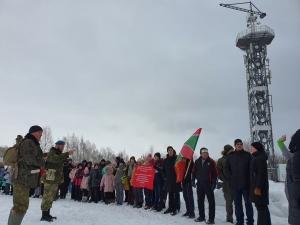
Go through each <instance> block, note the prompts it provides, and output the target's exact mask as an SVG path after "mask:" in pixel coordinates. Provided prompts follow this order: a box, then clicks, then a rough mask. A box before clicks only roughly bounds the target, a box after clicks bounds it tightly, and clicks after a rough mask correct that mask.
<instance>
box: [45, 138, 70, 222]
mask: <svg viewBox="0 0 300 225" xmlns="http://www.w3.org/2000/svg"><path fill="white" fill-rule="evenodd" d="M64 147H65V142H64V141H57V142H56V143H55V147H52V148H51V149H50V151H49V152H48V154H47V156H48V159H47V162H46V165H45V169H46V172H45V174H44V175H43V177H42V180H43V181H44V195H43V200H42V204H41V209H42V218H41V221H47V222H51V221H53V219H56V217H53V216H51V215H50V209H51V208H52V203H53V201H54V199H55V197H56V194H57V190H58V185H59V184H61V183H63V182H64V175H63V161H64V160H66V159H67V158H68V157H69V155H72V154H73V153H74V150H70V151H68V152H65V153H62V152H63V150H64Z"/></svg>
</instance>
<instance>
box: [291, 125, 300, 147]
mask: <svg viewBox="0 0 300 225" xmlns="http://www.w3.org/2000/svg"><path fill="white" fill-rule="evenodd" d="M289 149H290V151H291V152H292V153H294V152H296V151H299V150H300V129H299V130H297V131H296V133H295V134H294V135H293V137H292V139H291V142H290V144H289Z"/></svg>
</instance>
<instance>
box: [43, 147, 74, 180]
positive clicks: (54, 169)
mask: <svg viewBox="0 0 300 225" xmlns="http://www.w3.org/2000/svg"><path fill="white" fill-rule="evenodd" d="M47 156H48V159H47V161H46V165H45V170H46V172H45V173H44V175H43V177H42V180H43V182H44V183H47V184H60V183H61V181H62V180H63V179H64V175H63V168H64V164H63V161H64V160H65V159H67V158H68V157H69V153H68V152H65V153H61V151H59V150H58V149H56V148H54V147H52V148H51V149H50V151H49V152H48V154H47Z"/></svg>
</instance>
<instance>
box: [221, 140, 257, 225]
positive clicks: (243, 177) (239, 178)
mask: <svg viewBox="0 0 300 225" xmlns="http://www.w3.org/2000/svg"><path fill="white" fill-rule="evenodd" d="M234 145H235V151H234V152H232V153H231V154H229V155H228V156H227V161H226V174H227V178H228V179H229V183H230V187H231V188H232V191H233V196H234V206H235V215H236V219H237V223H236V225H244V211H243V202H242V201H243V200H242V198H244V201H245V208H246V215H247V225H253V224H254V219H253V207H252V203H251V202H250V201H249V189H250V162H251V154H250V153H249V152H246V151H245V150H244V149H243V142H242V140H241V139H236V140H235V141H234Z"/></svg>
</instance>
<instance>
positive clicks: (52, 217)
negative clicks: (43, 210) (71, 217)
mask: <svg viewBox="0 0 300 225" xmlns="http://www.w3.org/2000/svg"><path fill="white" fill-rule="evenodd" d="M48 216H49V217H50V219H52V220H53V219H55V220H56V219H57V217H56V216H51V215H50V209H49V210H48Z"/></svg>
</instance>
